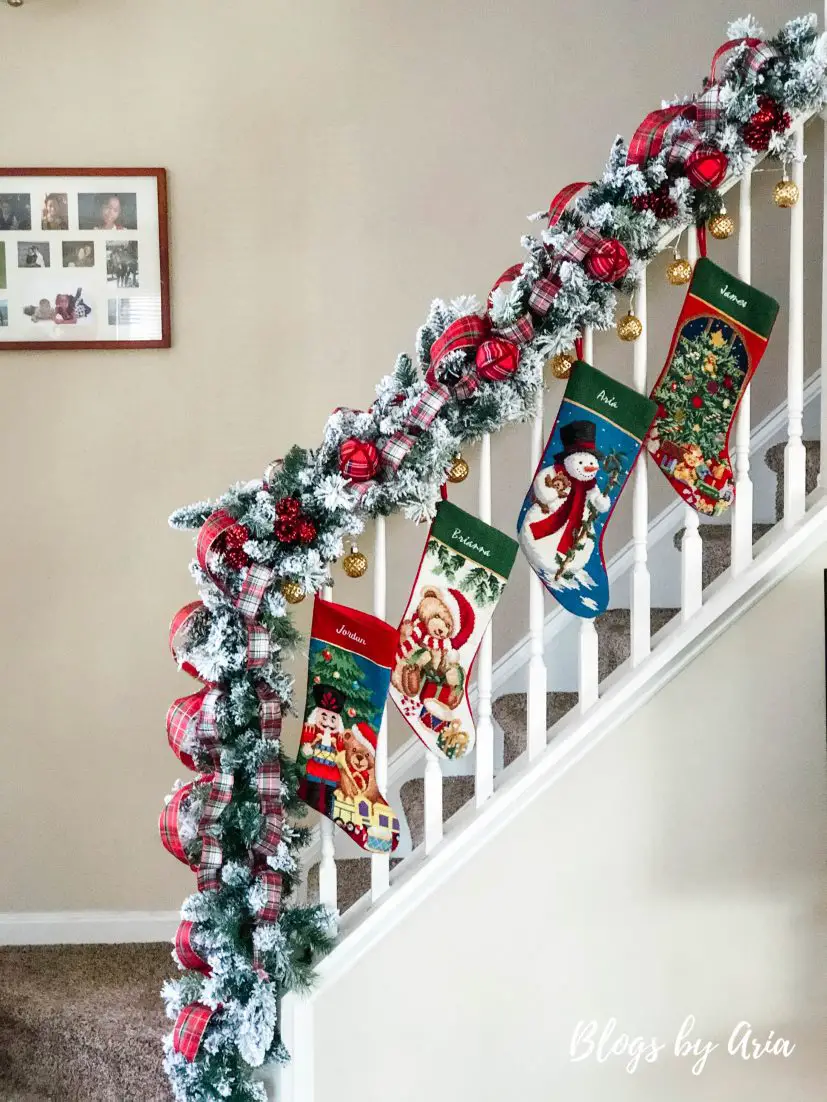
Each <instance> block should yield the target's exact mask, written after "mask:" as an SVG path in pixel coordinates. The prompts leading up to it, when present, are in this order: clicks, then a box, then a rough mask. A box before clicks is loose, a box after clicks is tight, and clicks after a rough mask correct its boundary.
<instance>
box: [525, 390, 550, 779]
mask: <svg viewBox="0 0 827 1102" xmlns="http://www.w3.org/2000/svg"><path fill="white" fill-rule="evenodd" d="M544 443H545V439H544V433H543V380H542V377H541V378H540V395H539V398H538V400H537V413H536V415H535V417H534V421H533V423H532V426H531V478H532V481H533V480H534V472H535V471H536V470H537V468H538V467H539V465H540V458H541V456H542V454H543V444H544ZM545 592H546V591H545V588H544V586H543V583H542V582H541V581H540V579H539V578H538V577H537V575H536V574H535V573H534V571H533V570H532V571H531V572H530V574H529V580H528V631H529V638H530V641H531V654H530V658H529V662H528V716H527V722H526V727H527V736H526V739H527V748H528V757H529V760H531V759H532V758H535V757H536V756H537V755H538V754H539V753H540V751H541V750H543V749H544V748H545V745H546V685H547V675H546V660H545V639H544V635H545Z"/></svg>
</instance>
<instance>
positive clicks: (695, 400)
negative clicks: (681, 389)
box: [692, 394, 704, 409]
mask: <svg viewBox="0 0 827 1102" xmlns="http://www.w3.org/2000/svg"><path fill="white" fill-rule="evenodd" d="M703 404H704V400H703V398H702V397H701V396H700V394H693V395H692V408H693V409H700V408H701V406H702V405H703Z"/></svg>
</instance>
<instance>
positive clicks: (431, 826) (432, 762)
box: [422, 750, 443, 854]
mask: <svg viewBox="0 0 827 1102" xmlns="http://www.w3.org/2000/svg"><path fill="white" fill-rule="evenodd" d="M422 803H423V808H424V815H425V853H426V854H428V853H432V852H433V850H434V849H435V847H436V846H438V845H439V843H440V842H441V841H442V833H443V829H442V766H441V765H440V764H439V758H438V757H437V756H436V754H434V753H433V751H431V750H426V751H425V778H424V782H423V786H422Z"/></svg>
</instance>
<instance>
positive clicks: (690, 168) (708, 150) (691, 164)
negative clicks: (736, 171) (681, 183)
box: [686, 145, 729, 188]
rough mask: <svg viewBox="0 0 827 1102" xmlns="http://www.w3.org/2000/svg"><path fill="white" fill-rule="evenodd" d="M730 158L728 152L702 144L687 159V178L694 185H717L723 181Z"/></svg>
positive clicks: (698, 186) (696, 186)
mask: <svg viewBox="0 0 827 1102" xmlns="http://www.w3.org/2000/svg"><path fill="white" fill-rule="evenodd" d="M728 166H729V160H728V158H727V155H726V153H722V152H721V150H720V149H713V148H712V147H711V146H704V145H702V146H701V147H700V148H699V149H696V150H694V152H692V153H690V154H689V156H688V157H687V159H686V178H687V180H689V183H690V184H691V185H692V187H695V188H703V187H717V186H718V185H719V184H720V183H722V182H723V179H724V177H725V176H726V170H727V167H728Z"/></svg>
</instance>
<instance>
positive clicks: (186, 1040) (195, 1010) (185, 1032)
mask: <svg viewBox="0 0 827 1102" xmlns="http://www.w3.org/2000/svg"><path fill="white" fill-rule="evenodd" d="M214 1013H215V1011H214V1010H210V1008H209V1007H208V1006H205V1005H204V1004H203V1003H190V1004H189V1006H185V1007H184V1008H183V1010H180V1011H179V1012H178V1017H177V1018H176V1019H175V1027H174V1029H173V1031H172V1047H173V1049H174V1050H175V1051H176V1052H179V1053H181V1055H182V1056H184V1057H185V1058H186V1059H187V1060H188V1061H189V1062H190V1063H192V1062H193V1060H194V1059H195V1057H196V1056H197V1055H198V1049H199V1048H200V1047H201V1041H202V1039H203V1037H204V1033H205V1031H206V1029H207V1026H208V1025H209V1024H210V1019H211V1018H212V1016H213V1014H214Z"/></svg>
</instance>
